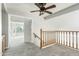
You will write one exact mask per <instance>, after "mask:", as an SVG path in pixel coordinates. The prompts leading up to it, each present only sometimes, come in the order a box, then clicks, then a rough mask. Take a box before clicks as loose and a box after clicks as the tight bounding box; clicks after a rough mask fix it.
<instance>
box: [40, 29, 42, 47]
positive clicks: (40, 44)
mask: <svg viewBox="0 0 79 59" xmlns="http://www.w3.org/2000/svg"><path fill="white" fill-rule="evenodd" d="M40 48H42V29H40Z"/></svg>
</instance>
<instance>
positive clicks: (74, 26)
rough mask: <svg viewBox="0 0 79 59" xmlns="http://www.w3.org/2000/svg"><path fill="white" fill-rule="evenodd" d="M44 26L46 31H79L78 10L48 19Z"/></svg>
mask: <svg viewBox="0 0 79 59" xmlns="http://www.w3.org/2000/svg"><path fill="white" fill-rule="evenodd" d="M45 25H46V27H45V28H47V29H48V30H50V29H51V30H79V10H76V11H73V12H71V13H67V14H64V15H61V16H58V17H55V18H52V19H49V20H47V21H46V23H45Z"/></svg>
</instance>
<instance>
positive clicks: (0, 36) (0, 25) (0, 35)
mask: <svg viewBox="0 0 79 59" xmlns="http://www.w3.org/2000/svg"><path fill="white" fill-rule="evenodd" d="M1 6H2V5H1V3H0V56H1V55H2V21H1V20H2V17H1V16H2V15H1V13H2V12H1Z"/></svg>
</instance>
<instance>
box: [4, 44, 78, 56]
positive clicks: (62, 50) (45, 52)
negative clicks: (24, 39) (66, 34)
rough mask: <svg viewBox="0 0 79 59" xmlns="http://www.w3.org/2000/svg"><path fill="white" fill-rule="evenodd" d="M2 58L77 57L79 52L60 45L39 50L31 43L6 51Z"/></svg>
mask: <svg viewBox="0 0 79 59" xmlns="http://www.w3.org/2000/svg"><path fill="white" fill-rule="evenodd" d="M3 56H79V51H77V50H74V49H72V48H68V47H65V46H61V45H53V46H50V47H47V48H44V49H40V48H39V47H37V46H36V45H34V44H33V43H23V44H21V45H19V46H16V47H13V48H10V49H8V50H6V52H5V53H4V55H3Z"/></svg>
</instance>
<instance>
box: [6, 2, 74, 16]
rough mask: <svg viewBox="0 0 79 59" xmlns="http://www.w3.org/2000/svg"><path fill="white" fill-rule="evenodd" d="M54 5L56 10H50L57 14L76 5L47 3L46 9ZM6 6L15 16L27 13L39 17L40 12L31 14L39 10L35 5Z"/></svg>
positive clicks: (16, 4) (14, 4)
mask: <svg viewBox="0 0 79 59" xmlns="http://www.w3.org/2000/svg"><path fill="white" fill-rule="evenodd" d="M52 4H55V5H56V8H53V9H49V11H51V12H53V13H55V12H58V11H59V10H62V9H64V8H67V7H69V6H71V5H74V4H75V3H47V5H46V6H45V7H47V6H50V5H52ZM5 5H6V7H7V11H8V13H14V14H16V13H18V14H19V15H21V14H22V13H25V14H31V15H36V16H39V12H35V13H30V11H33V10H39V8H38V7H37V6H35V5H34V3H6V4H5ZM47 15H49V14H47V13H45V14H44V15H42V16H40V17H45V16H47Z"/></svg>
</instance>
